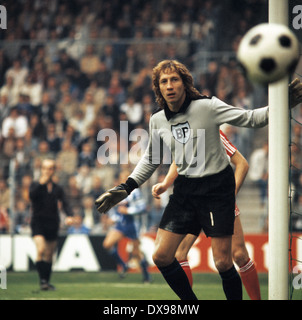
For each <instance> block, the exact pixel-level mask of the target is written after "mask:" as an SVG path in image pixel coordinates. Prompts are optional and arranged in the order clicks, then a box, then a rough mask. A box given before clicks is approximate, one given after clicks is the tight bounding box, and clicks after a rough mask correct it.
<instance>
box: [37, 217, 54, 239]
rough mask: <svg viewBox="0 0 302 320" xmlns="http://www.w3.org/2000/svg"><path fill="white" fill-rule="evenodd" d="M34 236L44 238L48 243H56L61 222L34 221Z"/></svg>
mask: <svg viewBox="0 0 302 320" xmlns="http://www.w3.org/2000/svg"><path fill="white" fill-rule="evenodd" d="M31 230H32V236H33V237H34V236H37V235H40V236H43V237H44V238H45V240H46V241H55V240H57V239H58V235H59V222H58V221H48V220H40V219H39V220H38V219H35V220H32V222H31Z"/></svg>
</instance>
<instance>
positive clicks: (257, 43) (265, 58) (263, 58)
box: [237, 23, 300, 84]
mask: <svg viewBox="0 0 302 320" xmlns="http://www.w3.org/2000/svg"><path fill="white" fill-rule="evenodd" d="M299 57H300V48H299V42H298V40H297V38H296V36H295V35H294V33H293V32H292V31H291V30H290V29H289V28H287V27H286V26H285V25H281V24H273V23H262V24H259V25H257V26H256V27H254V28H252V29H250V30H249V31H248V32H247V33H246V34H245V35H244V37H243V38H242V40H241V42H240V44H239V48H238V52H237V59H238V61H239V64H240V65H241V67H242V69H243V71H244V73H245V74H246V76H247V77H248V78H249V79H250V80H251V81H252V82H256V83H260V84H268V83H273V82H276V81H278V80H280V79H282V78H284V77H285V76H287V75H289V74H290V73H292V72H294V71H295V68H296V66H297V64H298V61H299Z"/></svg>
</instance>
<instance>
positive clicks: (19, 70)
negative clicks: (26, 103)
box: [5, 59, 28, 87]
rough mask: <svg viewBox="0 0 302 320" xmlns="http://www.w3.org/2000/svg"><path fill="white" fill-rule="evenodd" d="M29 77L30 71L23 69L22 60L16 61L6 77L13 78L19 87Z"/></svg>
mask: <svg viewBox="0 0 302 320" xmlns="http://www.w3.org/2000/svg"><path fill="white" fill-rule="evenodd" d="M27 75H28V69H27V68H25V67H22V65H21V61H20V59H15V60H14V61H13V65H12V66H11V67H10V68H9V69H8V70H7V71H6V74H5V77H6V78H8V77H11V78H12V79H13V83H14V85H15V86H17V87H19V86H21V85H22V84H23V83H24V82H25V79H26V77H27Z"/></svg>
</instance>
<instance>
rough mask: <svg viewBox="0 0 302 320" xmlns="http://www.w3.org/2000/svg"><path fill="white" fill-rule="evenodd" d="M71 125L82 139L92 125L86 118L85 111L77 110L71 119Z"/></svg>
mask: <svg viewBox="0 0 302 320" xmlns="http://www.w3.org/2000/svg"><path fill="white" fill-rule="evenodd" d="M69 124H70V125H71V126H72V127H74V128H75V129H76V130H77V132H78V133H79V135H80V139H82V138H84V137H85V136H86V134H87V129H88V126H89V125H90V123H89V122H88V121H87V119H86V118H85V114H84V112H83V110H77V111H76V112H75V114H74V116H73V117H71V118H70V119H69Z"/></svg>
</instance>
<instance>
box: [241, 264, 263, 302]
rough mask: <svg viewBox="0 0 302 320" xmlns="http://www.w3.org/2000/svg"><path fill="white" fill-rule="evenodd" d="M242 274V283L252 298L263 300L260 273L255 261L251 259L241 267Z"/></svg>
mask: <svg viewBox="0 0 302 320" xmlns="http://www.w3.org/2000/svg"><path fill="white" fill-rule="evenodd" d="M239 271H240V276H241V280H242V283H243V285H244V287H245V289H246V292H247V293H248V295H249V297H250V299H251V300H261V294H260V286H259V280H258V274H257V270H256V266H255V264H254V262H253V261H252V260H251V259H249V261H248V262H247V263H246V264H245V265H244V266H242V267H240V270H239Z"/></svg>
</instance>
